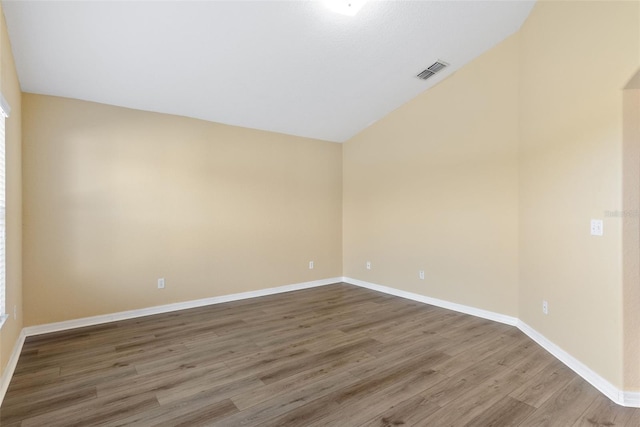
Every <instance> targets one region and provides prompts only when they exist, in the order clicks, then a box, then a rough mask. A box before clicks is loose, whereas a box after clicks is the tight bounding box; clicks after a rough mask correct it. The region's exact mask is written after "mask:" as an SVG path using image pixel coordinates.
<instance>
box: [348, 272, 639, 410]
mask: <svg viewBox="0 0 640 427" xmlns="http://www.w3.org/2000/svg"><path fill="white" fill-rule="evenodd" d="M342 281H343V282H345V283H348V284H351V285H355V286H360V287H363V288H367V289H371V290H374V291H378V292H382V293H385V294H389V295H395V296H398V297H401V298H407V299H410V300H413V301H418V302H422V303H425V304H430V305H435V306H437V307H441V308H446V309H449V310H453V311H457V312H460V313H464V314H470V315H472V316H476V317H481V318H483V319H488V320H493V321H496V322H500V323H504V324H507V325H511V326H515V327H517V328H518V329H520V330H521V331H522V332H523V333H524V334H525V335H527V336H528V337H529V338H531V339H532V340H533V341H535V342H536V343H537V344H538V345H540V346H541V347H542V348H544V349H545V350H547V351H548V352H549V353H551V355H552V356H554V357H555V358H556V359H558V360H559V361H561V362H562V363H564V364H565V365H567V367H569V368H570V369H571V370H572V371H574V372H575V373H576V374H578V375H579V376H581V377H582V378H583V379H584V380H585V381H587V382H588V383H589V384H591V385H592V386H594V387H595V388H596V389H598V391H600V392H601V393H602V394H604V395H605V396H607V397H608V398H609V399H611V400H612V401H613V402H615V403H616V404H618V405H622V406H628V407H633V408H640V393H638V392H628V391H627V392H625V391H624V390H620V389H618V388H617V387H615V386H614V385H613V384H611V383H610V382H609V381H607V380H606V379H604V378H603V377H601V376H600V375H599V374H597V373H596V372H594V371H593V370H591V369H590V368H589V367H588V366H587V365H585V364H584V363H582V362H580V361H579V360H578V359H576V358H575V357H573V356H572V355H570V354H569V353H567V352H566V351H564V350H563V349H562V348H560V347H559V346H558V345H556V344H555V343H553V342H552V341H550V340H549V339H548V338H546V337H545V336H544V335H542V334H541V333H539V332H538V331H536V330H535V329H533V328H532V327H531V326H529V325H527V324H526V323H524V322H523V321H522V320H520V319H518V318H516V317H512V316H507V315H504V314H500V313H495V312H493V311H487V310H482V309H479V308H475V307H470V306H467V305H462V304H458V303H454V302H450V301H445V300H440V299H437V298H431V297H427V296H424V295H420V294H415V293H413V292H407V291H403V290H400V289H396V288H391V287H388V286H383V285H377V284H375V283H369V282H365V281H363V280H358V279H353V278H351V277H343V278H342Z"/></svg>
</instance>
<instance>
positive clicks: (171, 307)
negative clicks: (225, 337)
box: [23, 277, 342, 337]
mask: <svg viewBox="0 0 640 427" xmlns="http://www.w3.org/2000/svg"><path fill="white" fill-rule="evenodd" d="M341 280H342V277H332V278H329V279H321V280H314V281H312V282H303V283H296V284H293V285H285V286H278V287H276V288H267V289H259V290H256V291H249V292H241V293H238V294H231V295H222V296H219V297H211V298H203V299H198V300H192V301H184V302H177V303H173V304H167V305H159V306H155V307H148V308H141V309H137V310H129V311H121V312H118V313H113V314H103V315H100V316H92V317H83V318H81V319H73V320H65V321H64V322H56V323H47V324H44V325H37V326H28V327H26V328H24V329H23V331H24V333H25V335H26V336H28V337H29V336H32V335H40V334H46V333H50V332H58V331H65V330H67V329H74V328H82V327H85V326H94V325H100V324H102V323H109V322H115V321H118V320H127V319H134V318H136V317H143V316H150V315H152V314H161V313H169V312H172V311H177V310H186V309H189V308H196V307H203V306H206V305H213V304H222V303H225V302H231V301H239V300H243V299H248V298H257V297H263V296H266V295H274V294H280V293H283V292H291V291H299V290H302V289H309V288H315V287H318V286H325V285H331V284H333V283H338V282H340V281H341Z"/></svg>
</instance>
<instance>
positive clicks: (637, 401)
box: [623, 391, 640, 408]
mask: <svg viewBox="0 0 640 427" xmlns="http://www.w3.org/2000/svg"><path fill="white" fill-rule="evenodd" d="M623 405H624V406H629V407H631V408H640V392H637V391H625V392H624V403H623Z"/></svg>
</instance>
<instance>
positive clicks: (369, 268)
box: [367, 261, 371, 270]
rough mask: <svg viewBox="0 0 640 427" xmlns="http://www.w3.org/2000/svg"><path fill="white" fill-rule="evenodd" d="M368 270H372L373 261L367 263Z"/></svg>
mask: <svg viewBox="0 0 640 427" xmlns="http://www.w3.org/2000/svg"><path fill="white" fill-rule="evenodd" d="M367 270H371V261H367Z"/></svg>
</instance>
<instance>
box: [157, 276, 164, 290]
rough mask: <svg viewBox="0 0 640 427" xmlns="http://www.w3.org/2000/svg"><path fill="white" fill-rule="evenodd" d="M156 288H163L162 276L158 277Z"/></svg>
mask: <svg viewBox="0 0 640 427" xmlns="http://www.w3.org/2000/svg"><path fill="white" fill-rule="evenodd" d="M158 289H164V278H161V279H158Z"/></svg>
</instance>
